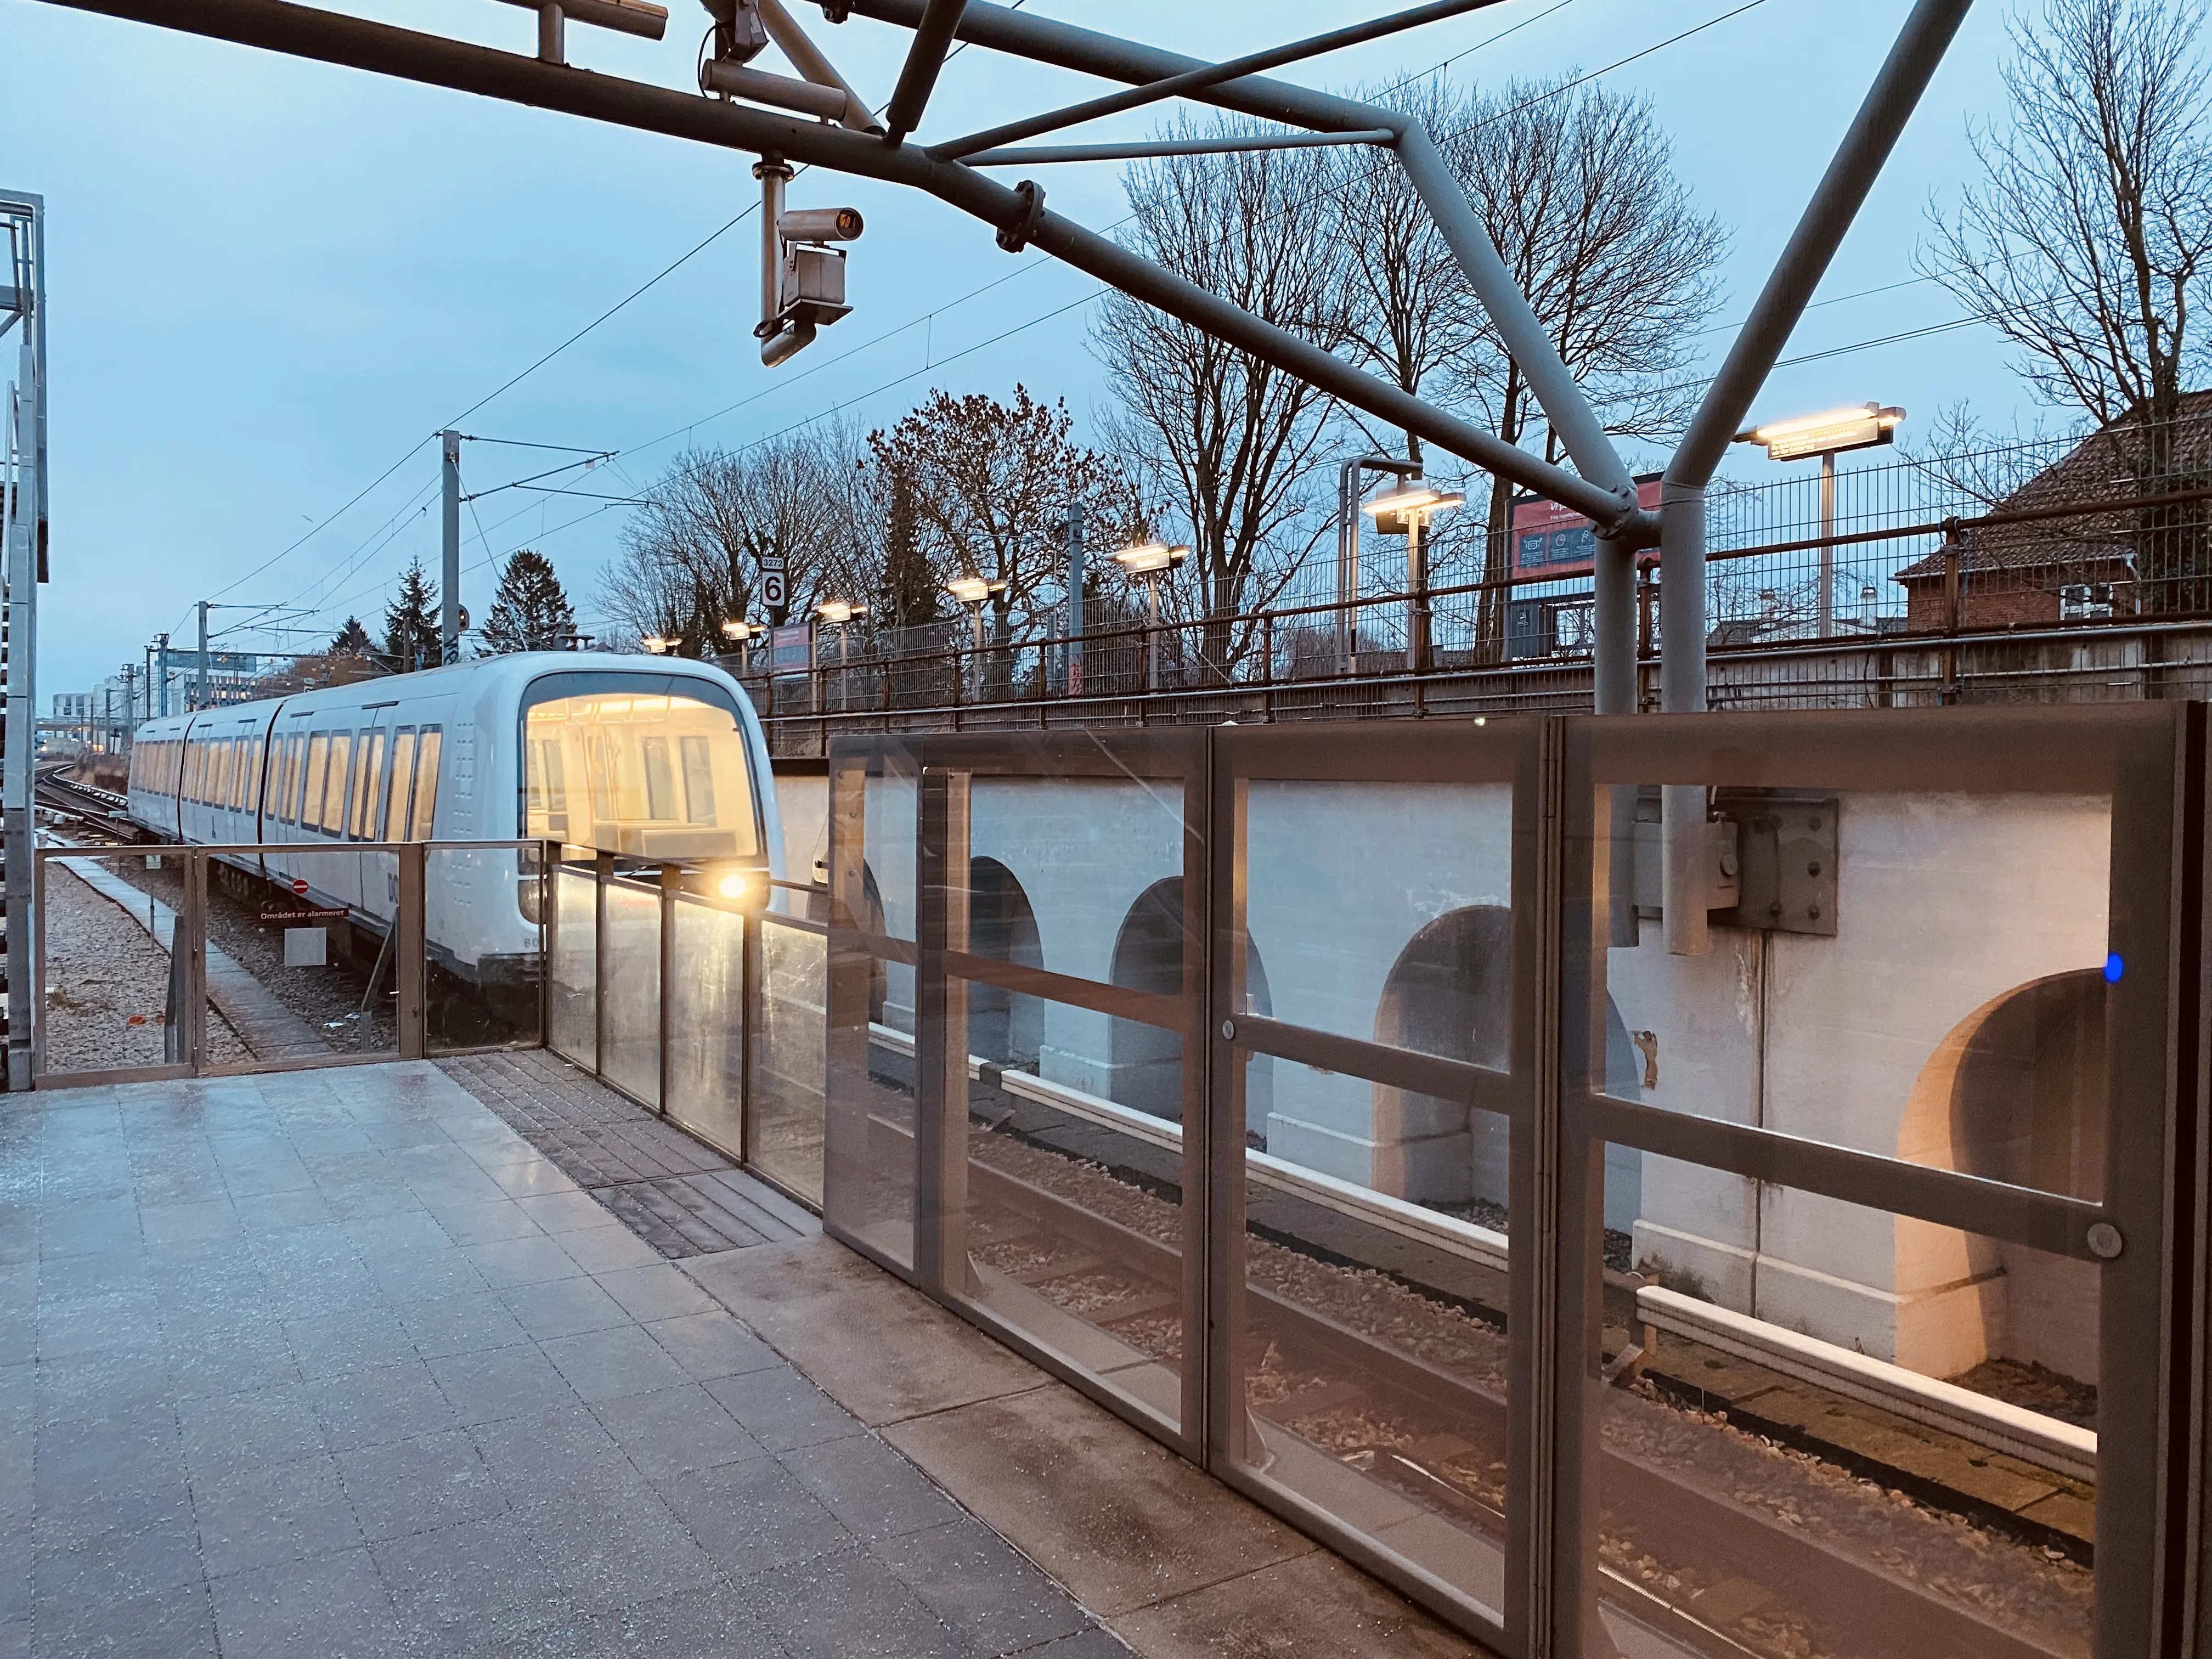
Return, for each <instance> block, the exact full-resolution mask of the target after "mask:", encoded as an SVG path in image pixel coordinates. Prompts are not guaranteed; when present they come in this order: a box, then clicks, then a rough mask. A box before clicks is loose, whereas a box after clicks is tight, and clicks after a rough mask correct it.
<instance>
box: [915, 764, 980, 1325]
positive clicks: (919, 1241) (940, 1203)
mask: <svg viewBox="0 0 2212 1659" xmlns="http://www.w3.org/2000/svg"><path fill="white" fill-rule="evenodd" d="M968 783H969V781H968V777H967V775H965V774H964V773H957V772H948V771H945V770H944V769H940V768H938V767H929V768H926V769H924V770H923V772H922V775H921V801H920V803H919V805H918V811H919V823H918V826H917V827H918V829H919V830H920V837H919V839H920V845H919V846H918V847H917V848H916V849H915V852H916V859H915V862H916V866H917V869H916V872H915V873H916V875H917V877H918V878H919V879H918V882H917V886H918V888H919V890H920V895H921V914H920V915H919V916H918V918H917V919H916V926H915V946H916V954H917V956H918V957H919V961H918V962H917V963H916V965H915V1008H914V1024H915V1085H916V1091H917V1093H918V1095H919V1098H918V1099H917V1100H916V1102H915V1164H916V1167H915V1184H916V1191H915V1253H914V1259H915V1276H916V1277H917V1278H918V1279H920V1280H921V1284H922V1285H923V1287H924V1288H925V1289H927V1290H933V1291H939V1292H943V1291H951V1292H953V1293H955V1294H957V1293H960V1292H962V1291H965V1290H966V1289H967V1276H968V1275H967V1263H968V1240H967V1222H968V1049H969V1043H968V984H967V981H965V980H963V979H960V978H958V977H957V976H956V975H952V974H950V973H948V972H946V971H945V953H946V952H947V951H966V950H967V949H968V947H969V915H968V913H969V880H968V860H969V787H968Z"/></svg>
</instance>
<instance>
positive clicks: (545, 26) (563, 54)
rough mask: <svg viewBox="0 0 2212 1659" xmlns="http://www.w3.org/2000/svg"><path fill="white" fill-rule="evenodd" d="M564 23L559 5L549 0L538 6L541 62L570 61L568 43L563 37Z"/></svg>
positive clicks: (561, 62) (539, 54) (558, 62)
mask: <svg viewBox="0 0 2212 1659" xmlns="http://www.w3.org/2000/svg"><path fill="white" fill-rule="evenodd" d="M564 33H565V31H564V30H563V28H562V15H561V8H560V7H559V6H557V5H555V4H552V3H550V0H549V3H547V4H545V5H542V6H540V7H538V59H539V61H540V62H542V63H547V64H565V63H567V62H568V44H567V42H566V40H564V39H563V38H562V37H563V34H564Z"/></svg>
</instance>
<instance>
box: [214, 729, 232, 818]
mask: <svg viewBox="0 0 2212 1659" xmlns="http://www.w3.org/2000/svg"><path fill="white" fill-rule="evenodd" d="M235 746H236V745H234V744H233V743H232V742H231V740H230V739H229V738H216V744H215V787H214V788H212V789H210V790H209V791H208V805H210V806H212V807H214V808H216V810H217V811H221V810H222V808H223V807H224V806H225V805H228V803H229V800H230V768H231V750H233V749H234V747H235Z"/></svg>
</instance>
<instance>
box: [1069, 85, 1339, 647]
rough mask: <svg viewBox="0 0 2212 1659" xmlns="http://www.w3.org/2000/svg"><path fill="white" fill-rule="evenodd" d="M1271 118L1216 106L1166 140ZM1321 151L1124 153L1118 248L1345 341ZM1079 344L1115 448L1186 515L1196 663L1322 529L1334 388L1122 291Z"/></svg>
mask: <svg viewBox="0 0 2212 1659" xmlns="http://www.w3.org/2000/svg"><path fill="white" fill-rule="evenodd" d="M1263 131H1271V129H1268V128H1266V127H1264V126H1262V125H1261V124H1259V123H1256V122H1253V121H1249V120H1244V119H1241V118H1233V117H1220V116H1217V117H1215V118H1212V119H1210V120H1208V121H1206V122H1205V123H1203V124H1198V125H1194V124H1192V123H1188V122H1185V123H1181V124H1178V125H1176V126H1175V127H1173V128H1172V129H1170V132H1169V135H1168V136H1170V137H1228V136H1241V135H1247V134H1252V133H1257V132H1263ZM1328 167H1329V164H1328V162H1327V161H1324V160H1323V159H1322V157H1321V155H1320V152H1318V151H1314V150H1248V151H1243V152H1239V153H1237V154H1232V155H1200V156H1191V155H1183V156H1171V157H1168V158H1165V159H1164V160H1161V161H1153V162H1148V163H1146V164H1144V165H1141V166H1139V167H1132V168H1131V169H1130V170H1129V171H1128V172H1127V173H1126V174H1125V175H1124V187H1125V188H1126V190H1127V193H1128V197H1129V203H1130V205H1131V207H1132V208H1133V209H1134V210H1135V220H1136V222H1135V225H1134V226H1133V228H1132V229H1131V231H1130V232H1129V234H1128V236H1127V241H1128V242H1129V244H1130V246H1132V247H1133V248H1134V249H1135V250H1136V251H1137V252H1140V253H1142V254H1144V255H1145V256H1146V257H1147V258H1151V259H1153V260H1155V261H1157V262H1158V264H1162V265H1164V266H1165V267H1166V268H1167V269H1168V270H1171V271H1173V272H1175V274H1176V275H1177V276H1182V277H1184V278H1187V279H1188V280H1189V281H1190V282H1193V283H1196V284H1197V285H1198V286H1199V287H1200V288H1203V289H1206V290H1207V291H1208V292H1210V293H1212V294H1214V295H1218V296H1219V297H1220V298H1222V299H1225V300H1227V301H1230V302H1231V304H1233V305H1237V306H1239V307H1243V309H1244V310H1246V311H1248V312H1249V313H1252V314H1253V315H1255V316H1257V317H1261V318H1263V319H1266V320H1267V321H1268V322H1271V323H1274V324H1276V325H1279V326H1280V327H1283V328H1287V329H1290V330H1291V331H1295V332H1297V333H1299V334H1302V335H1304V337H1306V338H1308V339H1310V340H1311V341H1312V342H1314V343H1316V344H1317V345H1320V346H1322V348H1323V349H1336V348H1338V347H1339V346H1340V345H1341V344H1343V343H1345V341H1346V317H1347V306H1348V295H1347V289H1346V282H1347V277H1346V270H1345V264H1346V261H1345V260H1344V259H1343V258H1341V257H1340V256H1341V254H1342V253H1343V252H1344V243H1343V240H1342V238H1341V237H1340V235H1338V234H1335V232H1334V228H1332V227H1331V226H1330V225H1329V224H1328V222H1327V216H1328V212H1329V209H1328V186H1329V183H1330V178H1329V170H1328ZM1091 349H1092V350H1093V352H1094V353H1095V354H1096V355H1097V357H1098V359H1099V361H1100V362H1101V363H1102V364H1103V366H1104V368H1105V370H1106V378H1107V382H1108V384H1109V386H1111V387H1112V389H1113V391H1114V392H1115V396H1116V398H1118V399H1119V401H1120V403H1121V413H1120V415H1119V416H1118V417H1116V418H1115V419H1114V420H1113V421H1112V422H1111V423H1110V428H1109V429H1110V430H1111V431H1112V433H1113V435H1114V441H1115V447H1116V449H1117V450H1118V451H1119V452H1120V453H1121V454H1122V456H1123V457H1124V460H1125V464H1126V465H1127V466H1128V467H1129V469H1130V471H1131V473H1132V476H1133V477H1134V478H1135V479H1137V480H1138V482H1139V487H1140V489H1142V491H1143V494H1144V498H1145V500H1146V501H1147V502H1148V503H1157V507H1158V511H1159V513H1160V516H1161V518H1162V520H1163V521H1164V523H1165V524H1167V525H1169V526H1172V527H1176V528H1180V527H1182V526H1188V532H1189V537H1190V545H1191V549H1192V557H1191V561H1190V564H1189V566H1188V568H1187V569H1186V572H1185V576H1184V582H1183V584H1182V586H1184V588H1185V590H1186V597H1187V598H1190V599H1195V601H1196V603H1197V605H1198V606H1199V608H1200V611H1201V612H1202V614H1203V615H1204V616H1205V617H1206V619H1207V625H1206V629H1205V630H1204V633H1205V639H1204V644H1203V647H1202V653H1203V656H1204V659H1205V662H1206V665H1207V669H1208V671H1209V672H1211V673H1212V674H1216V675H1223V674H1226V673H1227V672H1228V671H1229V669H1230V667H1231V665H1233V664H1234V663H1235V661H1236V660H1237V658H1238V656H1240V655H1241V654H1242V653H1243V649H1244V647H1245V644H1246V641H1243V640H1241V639H1238V638H1236V637H1233V635H1232V627H1233V624H1232V623H1231V621H1230V618H1231V617H1235V616H1236V615H1237V614H1238V613H1239V612H1242V611H1250V610H1254V609H1256V608H1257V607H1258V606H1260V605H1264V604H1265V603H1267V600H1268V599H1272V598H1273V595H1274V593H1275V592H1279V591H1280V589H1281V587H1282V586H1283V584H1284V583H1285V581H1286V580H1288V579H1289V578H1290V576H1291V574H1294V573H1295V571H1296V570H1297V568H1298V567H1299V565H1300V564H1302V563H1303V562H1304V559H1305V557H1306V556H1307V554H1308V553H1310V551H1311V550H1312V548H1313V545H1314V544H1315V543H1316V541H1317V540H1318V539H1319V538H1320V537H1321V536H1322V535H1323V534H1325V533H1326V532H1327V530H1328V524H1329V514H1328V507H1327V505H1326V504H1325V503H1322V504H1317V503H1316V502H1315V501H1313V499H1312V495H1313V491H1312V490H1311V489H1310V483H1311V481H1312V479H1313V476H1314V474H1315V472H1316V470H1317V469H1319V468H1321V467H1322V466H1324V465H1326V463H1327V461H1328V454H1327V453H1326V440H1327V434H1328V428H1329V417H1330V415H1331V412H1332V410H1333V408H1334V404H1333V403H1332V401H1331V400H1330V399H1329V398H1328V397H1327V396H1325V395H1324V394H1323V393H1322V392H1320V391H1318V390H1317V389H1316V388H1315V387H1314V386H1311V385H1310V384H1309V383H1308V382H1306V381H1304V380H1300V379H1299V378H1298V377H1297V375H1294V374H1289V373H1287V372H1285V371H1284V370H1282V369H1279V368H1275V367H1274V366H1273V364H1270V363H1266V362H1261V361H1260V360H1258V359H1257V358H1255V357H1252V356H1249V355H1248V354H1246V353H1244V352H1242V351H1239V350H1237V349H1235V348H1234V347H1231V346H1229V345H1226V344H1225V343H1223V342H1221V341H1220V340H1218V339H1216V338H1214V337H1212V336H1210V335H1207V334H1206V333H1203V332H1201V331H1199V330H1197V329H1194V328H1192V327H1191V326H1189V325H1188V324H1184V323H1181V322H1177V321H1176V320H1175V319H1173V318H1170V317H1168V316H1166V315H1164V313H1160V312H1158V311H1155V310H1153V309H1152V307H1149V306H1146V305H1145V304H1143V303H1142V302H1141V301H1137V300H1133V299H1132V298H1130V297H1129V296H1128V295H1125V294H1121V293H1117V292H1109V294H1107V295H1106V296H1105V297H1104V299H1103V301H1102V302H1101V309H1100V312H1099V313H1098V319H1097V323H1096V325H1094V327H1093V330H1092V333H1091Z"/></svg>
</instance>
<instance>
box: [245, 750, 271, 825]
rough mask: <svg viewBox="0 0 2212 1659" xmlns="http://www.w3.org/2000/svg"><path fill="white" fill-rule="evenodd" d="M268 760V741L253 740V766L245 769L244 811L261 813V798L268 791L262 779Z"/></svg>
mask: <svg viewBox="0 0 2212 1659" xmlns="http://www.w3.org/2000/svg"><path fill="white" fill-rule="evenodd" d="M268 760H269V739H268V738H254V740H253V764H252V766H251V767H249V768H248V769H246V811H249V812H253V813H257V814H258V812H259V811H261V798H262V796H263V795H264V793H267V790H268V785H267V783H266V781H264V777H263V771H264V768H265V767H266V765H267V763H268Z"/></svg>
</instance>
